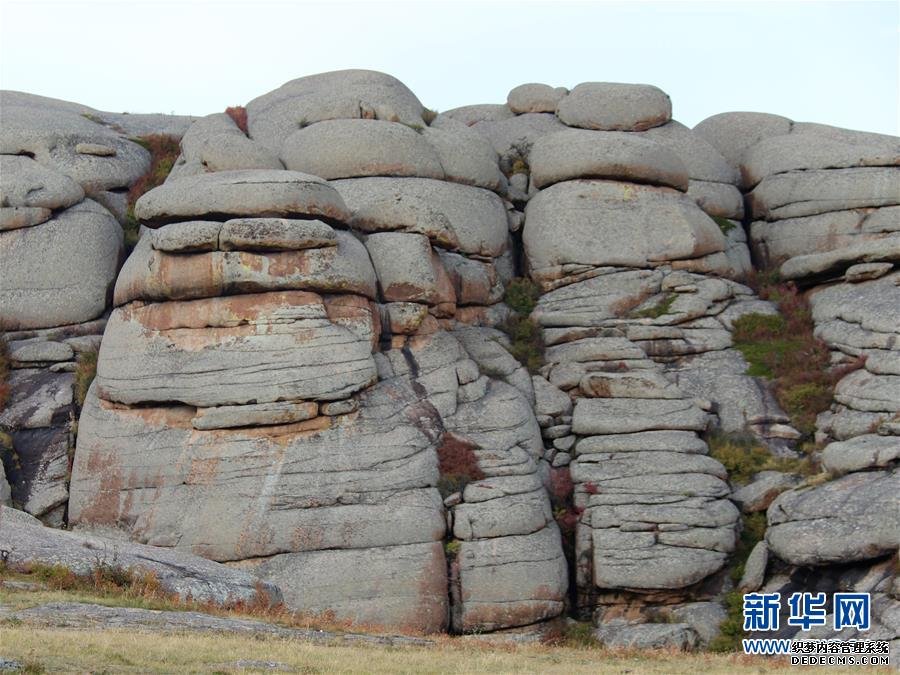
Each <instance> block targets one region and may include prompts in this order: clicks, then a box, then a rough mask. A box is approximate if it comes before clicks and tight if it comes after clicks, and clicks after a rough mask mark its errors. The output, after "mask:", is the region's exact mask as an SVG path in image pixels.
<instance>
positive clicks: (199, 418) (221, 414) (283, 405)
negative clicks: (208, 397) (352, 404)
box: [191, 401, 319, 430]
mask: <svg viewBox="0 0 900 675" xmlns="http://www.w3.org/2000/svg"><path fill="white" fill-rule="evenodd" d="M318 412H319V406H318V404H317V403H315V402H313V401H306V402H303V403H292V402H288V401H280V402H277V403H256V404H250V405H222V406H216V407H214V408H200V409H198V410H197V415H196V417H194V419H192V420H191V425H192V426H193V427H194V428H195V429H201V430H206V429H231V428H234V427H260V426H267V425H272V424H293V423H294V422H305V421H306V420H310V419H312V418H313V417H315V416H316V415H317V414H318Z"/></svg>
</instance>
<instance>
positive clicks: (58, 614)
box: [0, 602, 433, 670]
mask: <svg viewBox="0 0 900 675" xmlns="http://www.w3.org/2000/svg"><path fill="white" fill-rule="evenodd" d="M9 618H11V619H14V620H18V621H21V622H23V623H25V624H27V625H37V626H47V627H50V626H52V627H65V628H69V629H76V630H78V629H80V630H104V629H111V630H147V629H152V630H154V631H157V632H162V633H165V632H169V631H177V632H179V633H184V632H187V633H219V634H223V633H224V634H236V635H241V636H247V635H250V636H260V637H262V636H276V637H280V638H283V639H286V640H298V641H303V642H314V643H325V644H334V643H343V644H348V645H360V644H362V645H373V646H374V645H381V646H395V647H399V646H411V645H416V646H420V647H425V646H429V645H431V644H433V643H432V642H431V641H430V640H425V639H422V638H415V637H406V636H399V635H398V636H391V635H372V634H367V633H347V632H340V633H332V632H329V631H323V630H317V629H304V628H286V627H284V626H281V625H279V624H274V623H266V622H263V621H257V620H255V619H239V618H234V617H223V616H217V615H212V614H203V613H201V612H186V611H182V610H178V611H166V610H158V609H142V608H139V607H107V606H105V605H94V604H91V603H86V602H51V603H47V604H45V605H36V606H34V607H29V608H27V609H24V610H19V611H17V612H14V613H10V614H9ZM7 663H9V661H7ZM273 663H274V665H273ZM232 665H233V666H234V667H236V668H240V669H252V670H259V669H262V668H267V669H273V668H276V669H279V670H282V668H279V667H278V664H277V662H272V661H259V660H249V659H242V660H240V661H236V662H234V663H233V664H232ZM0 667H2V663H0Z"/></svg>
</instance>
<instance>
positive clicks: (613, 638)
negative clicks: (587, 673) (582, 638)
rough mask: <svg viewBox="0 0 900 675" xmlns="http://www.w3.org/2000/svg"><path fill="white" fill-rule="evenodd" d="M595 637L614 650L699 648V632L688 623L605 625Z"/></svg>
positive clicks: (686, 649)
mask: <svg viewBox="0 0 900 675" xmlns="http://www.w3.org/2000/svg"><path fill="white" fill-rule="evenodd" d="M594 637H596V638H597V640H598V641H599V642H600V643H601V644H602V645H604V646H605V647H609V648H612V649H674V650H677V651H691V650H693V649H695V648H696V647H697V646H698V643H699V638H698V636H697V632H696V631H695V630H694V629H693V628H691V626H690V625H688V624H687V623H641V624H633V625H628V624H624V625H616V624H613V625H604V626H600V627H599V628H597V630H595V631H594Z"/></svg>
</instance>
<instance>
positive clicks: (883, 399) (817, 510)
mask: <svg viewBox="0 0 900 675" xmlns="http://www.w3.org/2000/svg"><path fill="white" fill-rule="evenodd" d="M696 131H697V132H698V133H701V134H703V135H704V136H706V137H707V138H708V139H709V140H710V142H711V143H713V144H714V145H716V146H717V147H719V148H720V149H721V150H722V152H723V154H727V156H728V157H729V160H730V161H731V163H732V165H733V166H734V167H735V168H737V169H739V170H740V172H741V175H742V179H743V187H744V189H745V190H747V191H748V195H747V196H748V205H749V207H750V210H751V213H750V215H751V217H752V218H753V222H752V224H751V226H750V228H751V229H750V231H751V240H752V245H753V247H754V249H755V254H756V256H757V257H758V258H759V260H760V263H761V265H764V266H770V267H778V268H779V271H780V274H781V277H782V278H785V279H789V280H792V281H794V282H795V283H796V284H798V285H799V286H800V287H802V288H804V289H807V290H806V294H807V297H808V299H809V302H810V305H811V307H812V319H813V321H814V323H815V335H816V337H817V338H819V339H821V340H822V341H824V342H825V344H826V345H828V347H829V348H830V349H831V351H832V362H833V364H834V366H835V367H846V371H849V372H846V374H845V375H844V376H843V377H842V378H841V379H840V381H839V382H838V383H837V385H836V387H835V390H834V402H833V404H832V406H831V408H830V410H827V411H825V412H824V413H822V414H821V415H819V418H818V419H817V434H816V438H817V440H818V442H819V446H820V447H822V452H821V462H822V465H823V467H824V469H825V470H826V471H828V472H829V473H828V474H826V477H827V478H831V480H829V481H828V482H824V483H822V484H817V485H813V486H804V485H801V486H799V487H797V488H794V489H789V490H787V491H784V492H782V493H781V494H780V495H779V496H778V497H777V498H776V499H775V500H774V501H773V502H772V503H771V505H770V506H769V507H768V525H769V527H768V530H767V533H766V542H767V545H768V550H769V552H770V555H769V562H768V565H765V564H764V565H762V570H766V574H765V576H763V572H762V570H761V571H760V572H759V574H758V575H757V578H758V580H759V582H760V583H759V584H754V585H762V587H763V588H764V589H765V590H769V591H771V590H782V591H783V590H785V589H786V588H789V582H788V579H789V578H799V577H803V578H804V579H806V582H805V586H806V587H805V588H804V589H803V590H807V589H808V588H814V589H816V590H820V589H826V590H830V588H829V587H833V586H834V585H836V584H837V585H838V586H839V587H840V588H841V589H842V590H843V589H844V588H846V589H848V590H858V591H860V592H871V593H872V594H873V624H874V630H875V632H876V634H877V635H878V636H879V637H880V638H887V639H893V640H895V644H896V639H897V626H896V622H895V620H893V619H892V618H891V617H892V616H893V615H895V614H896V613H897V611H898V602H897V599H896V594H895V593H893V594H892V591H891V590H890V582H889V581H890V580H889V579H886V578H885V576H886V575H885V573H884V570H885V569H886V567H889V565H890V564H892V563H890V561H889V559H890V558H892V557H896V554H897V549H898V545H900V539H898V535H897V533H898V532H900V522H898V521H897V515H898V513H900V503H898V500H897V494H898V491H900V477H898V474H897V448H900V425H898V419H900V418H898V415H900V407H898V400H900V389H898V387H897V385H898V381H900V380H898V376H900V351H898V345H900V341H898V337H900V323H898V311H897V308H898V307H900V295H898V290H897V289H898V288H900V286H898V284H900V274H898V272H897V271H896V269H895V265H896V263H897V261H898V259H900V256H898V250H897V234H896V232H897V229H898V226H900V219H898V216H900V211H898V208H900V207H898V205H897V202H898V195H900V192H898V188H900V142H898V139H897V138H895V137H891V136H883V135H879V134H870V133H864V132H857V131H850V130H846V129H838V128H835V127H828V126H825V125H818V124H806V123H792V122H790V121H789V120H784V118H776V117H774V116H764V115H758V114H751V113H725V114H722V115H717V116H715V117H713V118H710V119H709V120H705V121H704V122H701V123H700V125H698V127H697V129H696ZM736 139H739V142H737V140H736ZM848 366H849V367H848ZM886 559H887V560H886ZM879 570H881V571H879ZM763 580H764V582H763ZM829 611H830V610H829ZM817 636H818V635H817ZM822 636H823V637H825V635H824V634H822ZM841 637H842V638H844V637H846V636H845V635H844V634H842V635H841Z"/></svg>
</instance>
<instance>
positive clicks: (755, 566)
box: [738, 541, 769, 593]
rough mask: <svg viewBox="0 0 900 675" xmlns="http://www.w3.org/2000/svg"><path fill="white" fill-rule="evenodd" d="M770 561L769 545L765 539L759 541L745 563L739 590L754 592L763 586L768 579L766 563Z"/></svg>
mask: <svg viewBox="0 0 900 675" xmlns="http://www.w3.org/2000/svg"><path fill="white" fill-rule="evenodd" d="M768 562H769V547H768V546H767V545H766V542H765V541H760V542H757V544H756V546H754V547H753V550H752V551H750V555H749V556H748V557H747V562H746V563H745V564H744V576H742V577H741V581H740V583H738V590H740V591H741V592H743V593H753V592H755V591H758V590H759V589H760V588H762V585H763V582H764V581H765V579H766V565H767V564H768Z"/></svg>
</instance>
